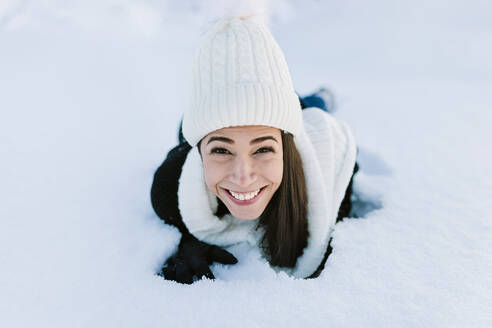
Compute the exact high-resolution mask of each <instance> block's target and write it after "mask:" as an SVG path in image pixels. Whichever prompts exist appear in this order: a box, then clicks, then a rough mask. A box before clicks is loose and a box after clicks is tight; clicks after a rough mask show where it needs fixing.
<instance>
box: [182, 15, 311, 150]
mask: <svg viewBox="0 0 492 328" xmlns="http://www.w3.org/2000/svg"><path fill="white" fill-rule="evenodd" d="M240 125H266V126H271V127H275V128H278V129H281V130H284V131H286V132H290V133H292V134H293V135H298V134H299V133H300V130H301V127H302V112H301V105H300V102H299V98H298V96H297V94H296V93H295V91H294V87H293V85H292V79H291V77H290V73H289V69H288V67H287V63H286V61H285V58H284V55H283V53H282V50H281V49H280V47H279V45H278V44H277V42H276V41H275V39H274V38H273V36H272V34H271V33H270V31H269V30H268V28H267V26H266V25H265V24H263V23H262V22H261V21H260V20H256V19H254V17H249V18H248V17H232V18H227V19H222V20H219V21H218V22H217V23H216V24H215V25H214V27H213V28H212V29H211V30H210V31H209V32H208V33H207V34H206V35H205V37H204V39H203V42H202V44H201V46H200V47H199V49H198V51H197V53H196V55H195V57H194V59H193V68H192V86H191V104H190V106H189V107H188V108H187V110H186V111H185V113H184V117H183V135H184V137H185V139H186V140H187V141H188V143H189V144H190V145H191V146H196V145H197V144H198V142H199V141H200V140H201V139H202V138H203V137H204V136H206V135H207V134H209V133H210V132H212V131H214V130H218V129H221V128H225V127H230V126H240Z"/></svg>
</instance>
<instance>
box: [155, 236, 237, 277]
mask: <svg viewBox="0 0 492 328" xmlns="http://www.w3.org/2000/svg"><path fill="white" fill-rule="evenodd" d="M214 261H216V262H219V263H222V264H236V263H237V259H236V258H235V257H234V255H232V254H231V253H229V252H228V251H226V250H225V249H222V248H220V247H219V246H216V245H211V244H207V243H205V242H203V241H200V240H198V239H196V238H195V237H194V236H192V235H184V236H182V237H181V241H180V243H179V247H178V251H177V252H176V253H175V254H174V255H173V256H171V257H170V258H169V259H168V260H167V261H166V264H165V265H164V267H163V268H162V269H161V272H159V273H158V275H160V276H162V277H164V278H165V279H166V280H174V281H177V282H179V283H184V284H192V283H193V276H197V278H198V279H202V278H203V277H207V278H209V279H215V277H214V275H213V273H212V271H210V268H209V266H210V264H212V262H214Z"/></svg>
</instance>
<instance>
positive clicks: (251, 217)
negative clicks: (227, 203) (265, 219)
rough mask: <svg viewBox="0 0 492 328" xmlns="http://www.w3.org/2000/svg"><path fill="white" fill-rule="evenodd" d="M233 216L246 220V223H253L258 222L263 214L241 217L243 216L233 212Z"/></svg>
mask: <svg viewBox="0 0 492 328" xmlns="http://www.w3.org/2000/svg"><path fill="white" fill-rule="evenodd" d="M231 214H232V215H233V216H234V217H235V218H236V219H239V220H245V221H251V220H256V219H258V218H259V217H260V215H261V213H260V214H258V215H241V214H234V212H232V211H231Z"/></svg>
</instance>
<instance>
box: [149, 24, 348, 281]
mask: <svg viewBox="0 0 492 328" xmlns="http://www.w3.org/2000/svg"><path fill="white" fill-rule="evenodd" d="M313 96H315V95H313ZM191 98H192V99H191V105H190V106H189V108H188V109H187V110H186V111H185V113H184V117H183V121H182V127H181V128H180V138H179V139H180V144H179V145H178V146H176V147H175V148H173V149H172V150H171V151H170V152H169V153H168V155H167V158H166V160H165V161H164V162H163V163H162V165H161V166H160V167H159V168H158V169H157V171H156V173H155V175H154V181H153V184H152V189H151V200H152V205H153V207H154V210H155V211H156V213H157V215H158V216H159V217H160V218H161V219H163V220H164V221H165V222H166V223H168V224H171V225H174V226H175V227H177V228H178V229H179V231H180V232H181V234H182V237H181V241H180V244H179V247H178V251H177V252H176V253H175V254H174V255H173V256H172V257H171V258H169V259H168V261H167V262H166V265H165V267H164V268H163V269H162V272H161V273H160V274H161V275H162V276H164V277H165V278H166V279H169V280H175V281H178V282H181V283H192V282H193V279H194V277H196V278H198V279H201V278H202V277H208V278H210V279H213V278H214V276H213V273H212V272H211V271H210V268H209V266H210V264H211V263H212V262H214V261H217V262H220V263H224V264H234V263H236V262H237V259H236V258H235V257H234V256H233V255H232V254H231V253H229V252H227V251H226V250H224V249H223V248H221V247H225V246H228V245H232V244H234V243H238V242H248V243H250V244H252V245H256V246H258V247H259V249H260V250H261V251H262V254H263V255H264V257H265V258H266V259H267V260H268V262H269V263H270V265H271V267H272V268H273V269H275V270H276V271H279V270H282V271H285V272H287V273H288V274H290V275H292V276H294V277H302V278H312V277H317V276H318V275H319V274H320V272H321V270H322V269H323V267H324V263H325V262H326V259H327V257H328V255H329V254H330V253H331V247H330V236H331V231H332V229H333V225H334V224H335V222H337V221H338V220H340V219H341V218H343V217H345V216H347V215H348V214H349V211H350V206H351V204H350V195H351V192H352V177H353V174H355V172H356V171H357V169H358V166H357V163H356V152H357V149H356V145H355V139H354V137H353V135H352V133H351V131H350V129H349V128H348V127H347V126H346V124H345V123H343V122H341V121H338V120H336V119H335V118H334V117H333V116H331V115H330V114H328V113H326V112H325V111H323V108H321V109H320V108H317V107H308V105H306V104H304V103H303V101H302V99H301V101H300V99H299V97H298V96H297V94H296V93H295V91H294V88H293V85H292V80H291V77H290V73H289V70H288V67H287V64H286V62H285V58H284V55H283V53H282V51H281V49H280V47H279V46H278V44H277V43H276V41H275V40H274V38H273V36H272V35H271V33H270V31H269V30H268V28H267V27H266V26H265V25H264V24H263V23H262V22H260V21H258V20H257V19H256V18H255V17H246V18H245V17H232V18H229V19H224V20H221V21H219V22H218V23H216V24H215V26H214V27H213V28H212V29H211V31H209V33H207V35H206V36H205V37H204V40H203V42H202V44H201V46H200V48H199V50H198V52H197V54H196V55H195V57H194V61H193V83H192V92H191ZM310 99H313V97H311V98H305V100H306V101H308V100H310ZM314 99H320V98H319V97H318V98H316V97H314ZM181 132H182V135H181Z"/></svg>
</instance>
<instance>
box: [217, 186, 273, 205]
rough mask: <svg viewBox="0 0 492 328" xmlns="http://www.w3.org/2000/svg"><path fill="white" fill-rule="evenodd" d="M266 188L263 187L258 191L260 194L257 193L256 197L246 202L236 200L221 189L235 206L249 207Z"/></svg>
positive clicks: (225, 190)
mask: <svg viewBox="0 0 492 328" xmlns="http://www.w3.org/2000/svg"><path fill="white" fill-rule="evenodd" d="M266 187H267V186H265V187H262V188H261V189H260V192H259V193H258V195H256V196H255V197H253V198H251V199H248V200H239V199H236V198H235V197H234V196H232V195H231V194H230V193H229V191H228V190H227V189H225V188H222V189H223V190H224V192H225V193H226V195H227V196H228V197H229V199H230V200H231V201H232V202H234V203H235V204H237V205H241V206H246V205H251V204H253V203H255V202H256V201H257V200H258V199H259V198H260V196H261V195H262V194H263V191H264V190H265V189H266Z"/></svg>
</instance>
